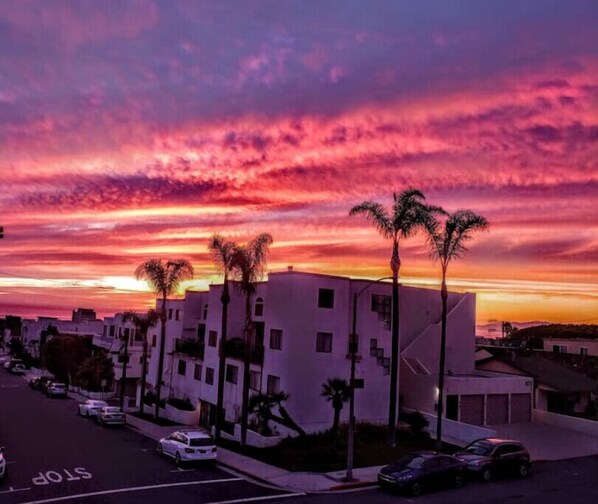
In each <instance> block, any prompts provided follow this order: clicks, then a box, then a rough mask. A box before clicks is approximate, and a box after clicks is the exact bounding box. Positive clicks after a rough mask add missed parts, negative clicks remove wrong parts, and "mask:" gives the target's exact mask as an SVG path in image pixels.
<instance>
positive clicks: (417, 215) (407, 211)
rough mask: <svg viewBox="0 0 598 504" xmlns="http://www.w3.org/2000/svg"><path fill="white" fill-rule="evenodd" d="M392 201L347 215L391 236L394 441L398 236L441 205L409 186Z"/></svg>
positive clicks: (392, 422) (391, 418)
mask: <svg viewBox="0 0 598 504" xmlns="http://www.w3.org/2000/svg"><path fill="white" fill-rule="evenodd" d="M392 196H393V200H394V203H393V205H392V207H391V208H390V209H389V210H387V209H385V208H384V207H383V206H382V205H381V204H380V203H376V202H373V201H364V202H363V203H361V204H360V205H356V206H354V207H353V208H351V210H350V211H349V215H355V214H361V213H363V214H365V215H366V216H367V218H368V219H369V220H370V221H371V222H372V223H373V224H374V226H375V227H376V229H377V230H378V232H379V233H380V234H381V235H382V236H383V237H384V238H386V239H389V240H392V256H391V259H390V268H391V270H392V333H391V361H390V398H389V402H388V443H389V444H390V445H391V446H394V445H395V443H396V421H397V418H396V416H397V379H398V369H399V270H400V268H401V259H400V257H399V242H400V239H401V238H409V237H410V236H413V235H414V234H415V232H416V231H418V230H419V229H420V228H423V227H425V224H426V222H427V221H428V219H429V218H430V215H433V214H434V213H436V212H441V209H440V208H437V207H433V206H430V205H426V204H425V203H424V200H425V199H426V198H425V196H424V195H423V193H422V192H421V191H419V190H417V189H413V188H409V189H407V190H405V191H403V192H402V193H400V194H397V193H393V195H392Z"/></svg>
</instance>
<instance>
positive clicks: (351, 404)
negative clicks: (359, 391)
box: [345, 277, 392, 481]
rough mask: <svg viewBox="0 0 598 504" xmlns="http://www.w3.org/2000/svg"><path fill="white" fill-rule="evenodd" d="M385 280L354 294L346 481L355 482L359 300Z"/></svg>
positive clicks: (368, 285) (379, 279)
mask: <svg viewBox="0 0 598 504" xmlns="http://www.w3.org/2000/svg"><path fill="white" fill-rule="evenodd" d="M383 280H392V277H382V278H378V280H372V281H371V282H369V283H368V284H367V285H365V286H364V287H362V289H361V290H360V291H359V292H354V293H353V325H352V330H351V334H350V335H349V353H350V354H351V378H350V380H349V429H348V432H347V437H348V439H347V474H346V475H345V481H353V452H354V445H355V357H356V355H355V354H356V353H357V298H358V297H359V296H361V295H362V294H363V293H364V292H365V290H366V289H368V288H369V287H371V286H372V285H374V284H377V283H380V282H382V281H383Z"/></svg>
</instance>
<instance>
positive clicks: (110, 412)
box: [96, 406, 127, 425]
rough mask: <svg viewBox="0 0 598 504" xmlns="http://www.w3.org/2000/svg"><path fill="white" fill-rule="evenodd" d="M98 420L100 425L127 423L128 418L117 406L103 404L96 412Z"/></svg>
mask: <svg viewBox="0 0 598 504" xmlns="http://www.w3.org/2000/svg"><path fill="white" fill-rule="evenodd" d="M96 420H97V421H98V423H99V424H100V425H125V424H126V423H127V418H126V416H125V414H124V413H123V412H122V411H121V409H120V408H118V407H116V406H103V407H101V408H100V409H99V410H98V412H97V413H96Z"/></svg>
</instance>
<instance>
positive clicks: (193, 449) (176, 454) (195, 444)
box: [157, 429, 218, 465]
mask: <svg viewBox="0 0 598 504" xmlns="http://www.w3.org/2000/svg"><path fill="white" fill-rule="evenodd" d="M157 450H158V453H160V454H162V453H164V454H165V455H168V456H169V457H172V458H174V461H175V463H176V464H177V465H179V464H181V463H182V462H197V461H215V460H216V457H217V454H218V451H217V448H216V443H215V442H214V438H212V436H210V435H209V434H206V433H205V432H204V431H202V430H198V429H183V430H178V431H175V432H173V433H172V434H170V435H168V436H166V437H164V438H162V439H160V441H159V442H158V446H157Z"/></svg>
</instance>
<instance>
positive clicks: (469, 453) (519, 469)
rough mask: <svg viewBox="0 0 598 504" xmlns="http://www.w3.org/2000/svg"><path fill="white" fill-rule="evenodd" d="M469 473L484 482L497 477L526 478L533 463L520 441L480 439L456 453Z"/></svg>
mask: <svg viewBox="0 0 598 504" xmlns="http://www.w3.org/2000/svg"><path fill="white" fill-rule="evenodd" d="M455 457H457V458H458V459H459V460H460V461H461V462H463V463H464V464H465V469H466V470H467V472H468V473H469V474H471V475H473V476H475V477H477V478H479V479H481V480H482V481H490V480H492V479H494V478H495V477H497V476H504V475H516V476H519V477H520V478H524V477H525V476H527V475H528V474H529V471H530V469H531V466H532V463H531V460H530V456H529V453H528V451H527V450H526V449H525V447H524V446H523V445H522V444H521V443H520V442H519V441H512V440H510V439H496V438H485V439H478V440H476V441H474V442H473V443H471V444H469V445H468V446H466V447H465V449H464V450H463V451H460V452H458V453H455Z"/></svg>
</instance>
